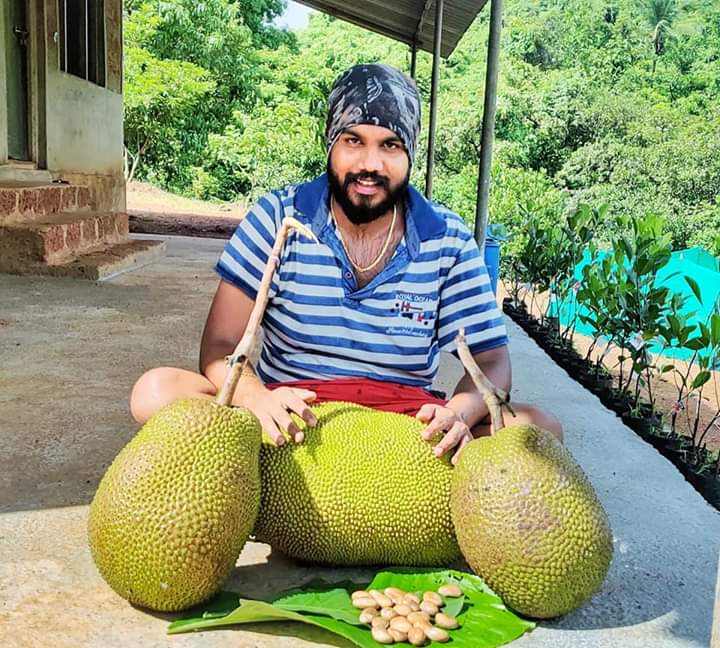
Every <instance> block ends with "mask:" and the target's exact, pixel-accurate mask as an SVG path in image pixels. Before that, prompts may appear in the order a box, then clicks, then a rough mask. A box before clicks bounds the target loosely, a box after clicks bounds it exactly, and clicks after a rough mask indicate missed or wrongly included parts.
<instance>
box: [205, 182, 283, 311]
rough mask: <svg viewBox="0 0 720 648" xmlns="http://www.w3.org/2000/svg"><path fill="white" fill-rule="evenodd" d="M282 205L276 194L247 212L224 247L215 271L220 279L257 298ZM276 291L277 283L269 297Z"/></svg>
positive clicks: (262, 199)
mask: <svg viewBox="0 0 720 648" xmlns="http://www.w3.org/2000/svg"><path fill="white" fill-rule="evenodd" d="M281 209H282V205H281V203H280V200H279V199H278V197H277V196H276V195H275V194H272V193H271V194H267V195H265V196H263V197H262V198H260V200H258V202H257V203H256V204H255V205H254V206H253V207H252V209H250V211H248V212H247V214H246V215H245V217H244V218H243V220H242V221H241V223H240V224H239V225H238V226H237V228H236V229H235V232H234V233H233V235H232V238H231V239H230V240H229V241H228V242H227V245H225V249H224V250H223V253H222V255H221V256H220V259H219V260H218V262H217V263H216V264H215V272H216V273H217V274H218V275H219V276H220V278H221V279H223V280H225V281H227V282H228V283H231V284H233V285H234V286H237V287H238V288H240V289H241V290H242V291H243V292H244V293H245V294H246V295H247V296H248V297H250V298H251V299H255V298H256V297H257V292H258V288H259V287H260V281H261V279H262V275H263V271H264V270H265V264H266V263H267V260H268V257H269V256H270V252H271V250H272V247H273V244H274V242H275V236H276V234H277V231H278V223H279V221H280V217H281ZM276 291H277V283H276V280H274V281H273V285H272V286H271V288H270V297H273V296H274V294H275V292H276Z"/></svg>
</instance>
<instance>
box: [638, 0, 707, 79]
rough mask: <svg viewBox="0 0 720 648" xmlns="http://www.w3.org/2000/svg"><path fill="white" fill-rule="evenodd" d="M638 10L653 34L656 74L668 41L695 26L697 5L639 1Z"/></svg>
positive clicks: (689, 1)
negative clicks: (659, 59) (659, 60)
mask: <svg viewBox="0 0 720 648" xmlns="http://www.w3.org/2000/svg"><path fill="white" fill-rule="evenodd" d="M638 8H639V9H640V11H641V13H642V15H643V17H644V19H645V24H646V25H647V27H648V28H649V29H650V31H651V33H652V43H653V51H654V53H655V56H654V58H653V65H652V71H653V74H655V68H656V66H657V62H658V58H659V57H660V56H662V54H663V52H665V46H666V44H667V42H668V40H670V39H673V38H677V37H678V35H679V34H680V33H683V32H684V31H686V30H687V29H688V28H692V27H694V26H695V24H696V22H695V16H694V11H695V3H694V0H638Z"/></svg>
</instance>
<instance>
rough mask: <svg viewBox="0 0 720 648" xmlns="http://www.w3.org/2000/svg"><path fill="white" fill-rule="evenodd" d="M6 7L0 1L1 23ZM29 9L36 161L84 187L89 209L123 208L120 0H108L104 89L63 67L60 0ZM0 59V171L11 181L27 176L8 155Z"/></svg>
mask: <svg viewBox="0 0 720 648" xmlns="http://www.w3.org/2000/svg"><path fill="white" fill-rule="evenodd" d="M5 6H6V3H5V2H4V1H3V2H2V3H0V27H1V26H2V21H3V20H4V19H5V18H6V16H5V15H4V14H5V11H4V8H5ZM29 9H30V11H29V12H28V22H29V24H30V25H31V27H32V29H31V33H32V34H33V38H32V40H31V50H30V58H31V59H32V61H31V64H30V76H31V78H30V79H29V83H28V88H29V93H30V97H29V99H30V101H29V103H30V111H31V115H30V117H31V119H30V123H31V125H32V126H31V141H32V144H31V150H32V151H33V159H34V161H35V162H36V163H37V167H38V168H39V169H47V171H49V173H50V175H51V176H52V178H53V179H54V180H64V181H66V182H70V183H73V184H78V185H84V186H87V187H88V188H89V190H90V195H91V198H92V208H93V209H95V210H98V211H125V208H126V202H125V179H124V174H123V106H122V0H105V38H106V54H105V63H106V86H107V87H105V88H103V87H100V86H97V85H95V84H93V83H89V82H87V81H85V80H84V79H81V78H79V77H76V76H73V75H71V74H66V73H65V72H62V71H61V70H60V52H59V38H58V32H59V21H58V2H57V0H30V1H29ZM2 38H3V31H2V30H0V39H2ZM2 53H3V48H2V42H0V54H2ZM0 59H2V60H1V61H0V170H2V172H3V174H2V177H3V178H4V179H13V173H16V174H17V177H18V179H21V180H22V179H24V178H27V177H28V176H27V173H26V171H27V165H26V166H25V169H24V172H21V170H20V169H19V166H18V165H13V164H12V163H8V160H7V131H6V116H5V104H6V102H5V98H6V96H7V90H6V88H5V84H4V78H5V74H4V69H3V68H4V56H0ZM16 167H17V168H16ZM23 173H24V174H23Z"/></svg>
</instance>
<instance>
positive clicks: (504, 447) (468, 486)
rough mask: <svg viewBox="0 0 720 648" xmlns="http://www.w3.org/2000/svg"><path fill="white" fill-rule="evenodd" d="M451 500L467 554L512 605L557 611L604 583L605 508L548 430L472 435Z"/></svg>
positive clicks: (608, 537)
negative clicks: (485, 435) (486, 435)
mask: <svg viewBox="0 0 720 648" xmlns="http://www.w3.org/2000/svg"><path fill="white" fill-rule="evenodd" d="M450 503H451V511H452V519H453V522H454V524H455V532H456V533H457V539H458V543H459V545H460V549H461V550H462V554H463V556H464V557H465V559H466V560H467V562H468V564H469V565H470V567H471V568H472V570H473V571H474V572H475V573H476V574H478V575H479V576H480V577H482V578H483V579H485V581H486V582H487V583H488V585H489V586H490V587H491V588H493V589H494V590H495V592H496V593H497V594H498V595H500V596H501V597H502V598H503V600H504V601H505V603H506V604H507V605H508V606H509V607H511V608H513V609H514V610H515V611H517V612H520V613H521V614H524V615H526V616H529V617H534V618H551V617H555V616H560V615H562V614H565V613H567V612H569V611H571V610H573V609H575V608H577V607H579V606H580V605H582V603H583V602H585V601H586V600H587V599H588V598H589V597H590V596H591V595H592V594H593V593H594V592H596V591H597V590H598V589H599V588H600V586H601V585H602V582H603V580H604V579H605V576H606V574H607V572H608V569H609V566H610V562H611V560H612V554H613V545H612V532H611V530H610V525H609V522H608V518H607V515H606V513H605V511H604V509H603V507H602V505H601V503H600V501H599V500H598V498H597V496H596V494H595V491H594V490H593V487H592V485H591V484H590V482H589V480H588V479H587V477H586V476H585V474H584V473H583V471H582V469H581V468H580V466H579V465H578V464H577V463H576V462H575V460H574V459H573V458H572V456H571V455H570V453H569V452H568V451H567V450H566V449H565V447H564V446H563V445H562V444H561V443H560V442H559V441H558V440H557V439H555V437H554V436H553V435H552V434H550V433H549V432H547V431H546V430H542V429H541V428H539V427H537V426H535V425H517V426H512V427H508V428H502V429H500V430H499V431H498V432H497V433H495V434H494V435H493V436H491V437H482V438H478V439H475V440H473V441H471V442H470V443H469V444H468V445H466V446H465V448H464V449H463V451H462V454H461V455H460V459H459V461H458V463H457V465H456V466H455V470H454V473H453V477H452V485H451V499H450Z"/></svg>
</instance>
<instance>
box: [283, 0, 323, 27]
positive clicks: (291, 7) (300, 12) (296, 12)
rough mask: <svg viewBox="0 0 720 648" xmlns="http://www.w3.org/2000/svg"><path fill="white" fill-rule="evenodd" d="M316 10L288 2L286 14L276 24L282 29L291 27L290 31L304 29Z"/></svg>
mask: <svg viewBox="0 0 720 648" xmlns="http://www.w3.org/2000/svg"><path fill="white" fill-rule="evenodd" d="M313 12H314V9H309V8H308V7H305V6H304V5H301V4H298V3H297V2H292V1H290V2H288V6H287V9H286V10H285V13H284V14H283V15H282V16H280V17H279V18H278V19H277V20H276V21H275V24H276V25H278V26H280V27H284V26H286V27H289V28H290V29H302V28H303V27H305V26H307V23H308V18H309V16H310V14H311V13H313Z"/></svg>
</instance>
